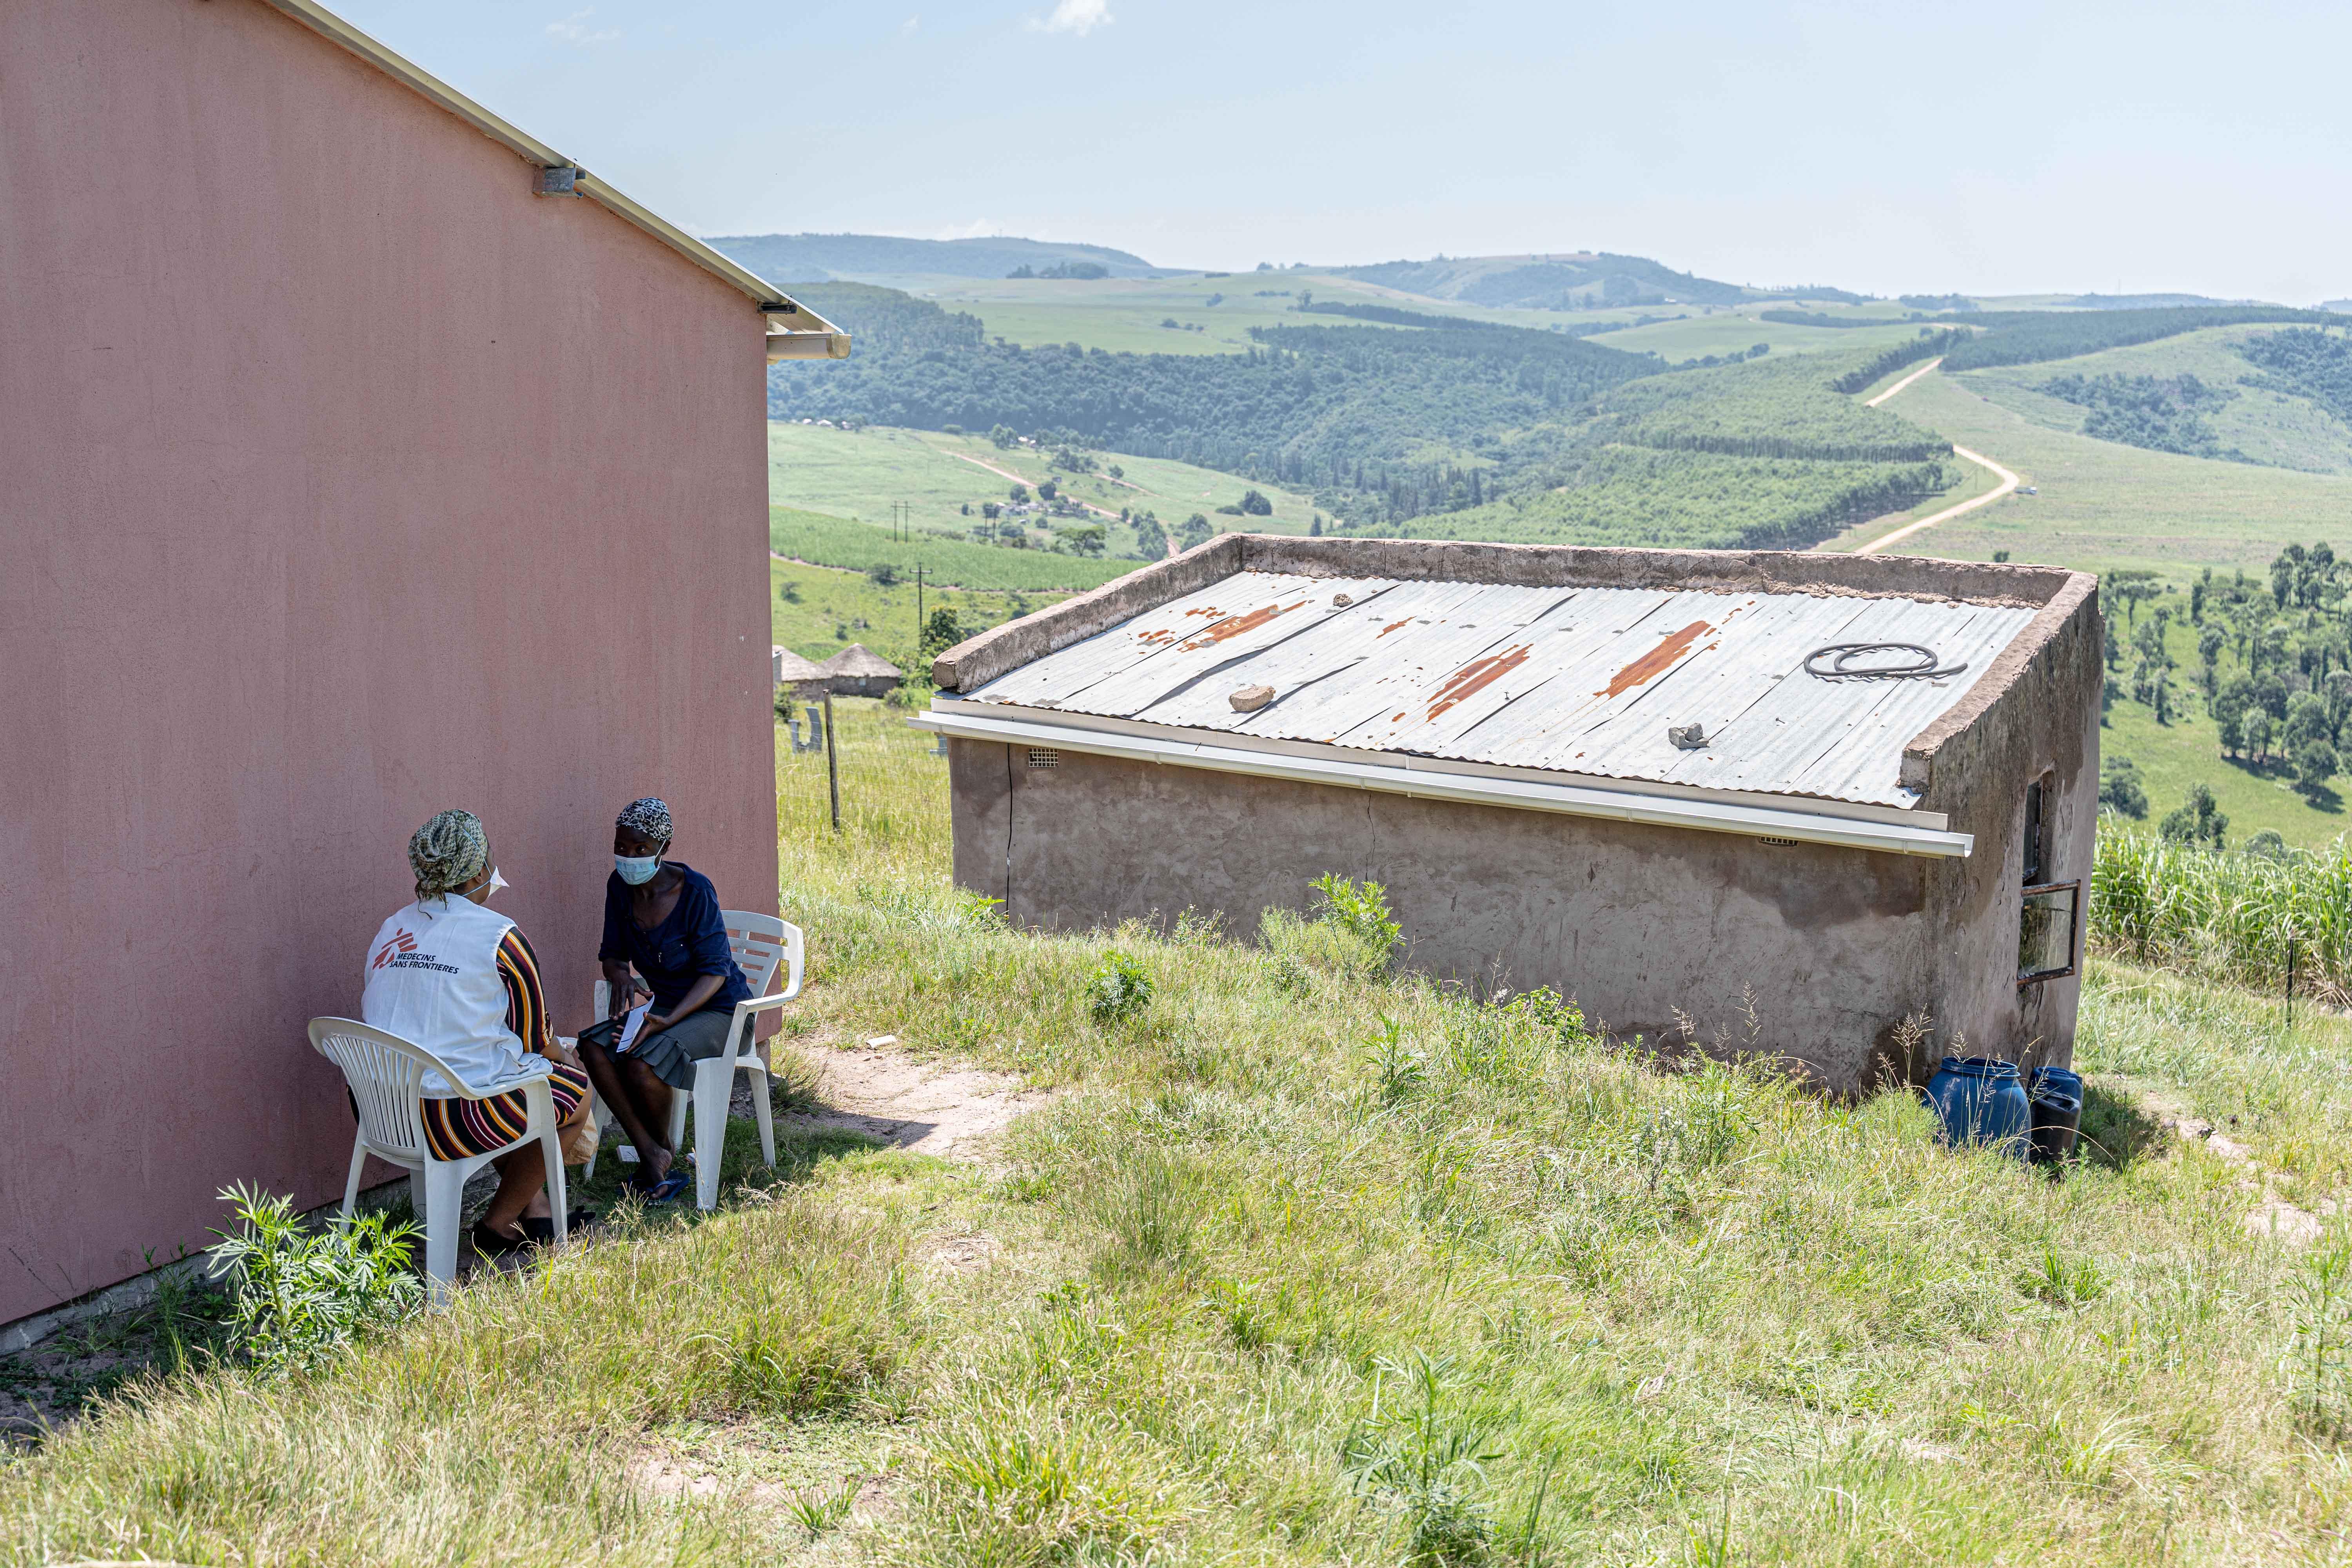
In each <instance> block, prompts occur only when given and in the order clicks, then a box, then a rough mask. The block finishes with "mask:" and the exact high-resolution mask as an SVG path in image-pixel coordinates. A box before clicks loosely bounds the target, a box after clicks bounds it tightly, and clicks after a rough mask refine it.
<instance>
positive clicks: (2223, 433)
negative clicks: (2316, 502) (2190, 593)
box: [1958, 326, 2352, 475]
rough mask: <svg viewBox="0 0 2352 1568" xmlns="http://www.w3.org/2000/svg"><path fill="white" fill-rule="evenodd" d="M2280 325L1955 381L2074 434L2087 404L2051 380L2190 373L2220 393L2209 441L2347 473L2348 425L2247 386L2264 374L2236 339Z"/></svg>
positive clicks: (2351, 459) (2171, 377)
mask: <svg viewBox="0 0 2352 1568" xmlns="http://www.w3.org/2000/svg"><path fill="white" fill-rule="evenodd" d="M2279 330H2280V329H2279V328H2277V327H2274V326H2235V327H2217V328H2211V329H2209V330H2207V331H2199V332H2190V333H2187V334H2184V335H2182V336H2180V337H2175V338H2165V339H2161V340H2159V341H2158V342H2151V343H2138V344H2134V345H2132V346H2130V347H2127V348H2119V349H2108V350H2105V351H2104V352H2102V353H2095V354H2084V355H2081V356H2079V357H2076V358H2074V359H2064V360H2055V361H2049V362H2045V363H2036V364H2026V365H2003V366H2000V367H1999V368H1996V369H1989V370H1974V371H1968V372H1965V373H1963V374H1961V375H1960V376H1959V378H1958V379H1959V382H1960V384H1961V385H1963V386H1965V387H1968V388H1969V390H1971V391H1973V392H1975V393H1977V394H1978V395H1979V396H1983V397H1986V398H1989V399H1990V400H1991V401H1992V402H1994V403H1996V404H1998V405H2000V406H2001V407H2003V408H2006V409H2008V410H2010V411H2011V412H2012V413H2015V414H2020V415H2022V416H2024V417H2026V418H2028V419H2030V420H2032V421H2033V422H2034V423H2035V424H2037V425H2043V426H2049V427H2050V428H2052V429H2053V430H2063V431H2067V432H2069V433H2077V432H2080V431H2081V430H2082V429H2083V427H2084V422H2085V420H2086V419H2089V418H2090V417H2091V416H2092V410H2091V409H2090V408H2088V407H2086V406H2084V404H2083V403H2081V402H2079V401H2068V400H2067V399H2065V398H2063V397H2060V396H2055V395H2052V394H2051V393H2050V392H2049V391H2047V390H2045V389H2046V388H2047V387H2048V386H2049V385H2050V384H2051V383H2052V382H2053V381H2061V380H2062V378H2063V377H2067V376H2081V377H2084V378H2094V377H2105V376H2122V377H2126V378H2134V379H2136V378H2138V377H2143V376H2145V377H2149V378H2153V379H2156V380H2158V381H2178V380H2179V378H2180V377H2182V376H2194V377H2196V378H2197V379H2198V381H2199V382H2200V383H2201V384H2203V385H2205V386H2207V387H2209V388H2213V389H2216V390H2218V391H2219V392H2220V393H2221V395H2223V396H2224V397H2225V398H2226V401H2223V402H2221V404H2220V405H2219V406H2218V407H2214V408H2211V409H2210V410H2209V411H2206V412H2204V413H2203V414H2202V415H2201V416H2200V424H2201V425H2202V426H2205V427H2207V428H2208V429H2210V433H2211V440H2212V442H2213V444H2214V445H2215V446H2216V447H2220V448H2222V449H2224V450H2228V451H2231V452H2233V453H2236V454H2239V455H2240V456H2242V458H2243V459H2244V460H2246V461H2249V462H2254V463H2261V464H2264V465H2267V466H2270V467H2274V468H2301V469H2305V470H2308V471H2311V472H2314V473H2326V474H2338V475H2342V474H2352V423H2347V421H2346V420H2345V419H2344V418H2343V417H2341V416H2339V415H2337V414H2336V413H2332V412H2330V411H2329V410H2327V409H2326V408H2325V407H2322V406H2321V405H2318V404H2316V403H2315V402H2313V401H2312V400H2311V399H2310V398H2308V397H2305V396H2298V395H2294V394H2291V393H2287V392H2282V391H2277V390H2273V389H2271V388H2268V387H2264V386H2261V385H2257V384H2253V383H2255V382H2257V381H2259V380H2260V379H2261V378H2262V374H2263V373H2262V372H2261V371H2260V370H2259V369H2258V368H2257V367H2255V366H2254V365H2253V364H2252V363H2249V362H2248V361H2247V360H2246V358H2245V357H2244V356H2243V355H2242V354H2240V353H2237V352H2236V345H2238V344H2241V343H2243V342H2247V341H2248V340H2250V339H2254V338H2267V337H2269V336H2271V335H2272V334H2273V333H2275V332H2277V331H2279ZM2062 384H2063V383H2062Z"/></svg>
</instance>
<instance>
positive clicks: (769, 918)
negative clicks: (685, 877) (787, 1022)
mask: <svg viewBox="0 0 2352 1568" xmlns="http://www.w3.org/2000/svg"><path fill="white" fill-rule="evenodd" d="M719 919H720V920H721V921H724V922H725V923H726V926H727V947H728V951H729V952H730V954H731V955H732V956H733V957H734V960H735V966H736V967H737V968H739V969H740V970H741V971H742V972H743V978H744V980H745V981H746V982H748V983H749V984H750V985H751V991H752V995H751V997H750V998H749V999H747V1000H745V1001H741V1002H738V1003H736V1004H735V1018H734V1021H733V1022H732V1023H731V1024H730V1025H729V1026H728V1027H727V1048H726V1049H725V1050H723V1051H721V1052H719V1054H718V1055H717V1056H715V1057H709V1058H704V1059H703V1060H701V1061H698V1062H697V1063H695V1064H694V1087H693V1089H689V1090H688V1091H687V1092H685V1093H683V1094H681V1093H678V1092H677V1091H675V1090H673V1091H672V1092H671V1094H670V1097H669V1146H670V1147H671V1148H672V1149H675V1150H677V1152H678V1153H679V1155H680V1156H681V1157H683V1156H684V1155H685V1153H686V1144H685V1142H684V1140H685V1138H686V1113H687V1110H688V1105H689V1104H691V1106H692V1108H693V1110H694V1173H695V1193H694V1201H695V1205H696V1206H697V1207H698V1208H703V1209H714V1208H717V1207H718V1206H719V1161H720V1160H721V1158H723V1157H724V1155H725V1154H726V1152H727V1101H728V1100H729V1099H730V1097H732V1096H733V1094H734V1092H735V1075H736V1074H737V1073H739V1072H747V1073H750V1074H751V1108H752V1110H753V1111H754V1112H755V1113H756V1114H757V1115H758V1117H759V1121H760V1155H761V1158H762V1159H764V1160H765V1161H767V1163H768V1165H769V1168H770V1169H773V1168H774V1167H775V1163H776V1121H775V1113H774V1111H773V1110H771V1109H770V1107H769V1104H768V1064H767V1062H766V1061H765V1060H764V1059H763V1058H761V1056H760V1053H759V1048H758V1047H757V1046H756V1045H755V1044H754V1043H753V1041H752V1038H751V1023H752V1020H753V1019H754V1018H755V1017H757V1016H759V1015H760V1014H761V1013H764V1012H768V1011H770V1010H771V1009H772V1008H777V1007H781V1006H782V1005H784V1004H785V1003H787V1002H789V1001H791V1000H792V999H793V997H795V996H797V995H799V994H801V966H802V963H803V958H804V955H805V952H806V945H805V942H804V941H803V937H802V935H801V928H800V927H798V926H796V925H794V924H793V923H792V922H791V921H782V920H778V919H777V918H776V917H775V916H773V915H755V914H752V913H751V912H750V911H748V910H719ZM779 967H781V968H782V969H783V971H784V988H783V989H782V991H779V992H777V993H775V994H773V995H761V994H760V993H761V992H764V991H765V990H766V989H767V988H768V986H770V985H771V984H774V982H775V978H776V971H777V969H778V968H779ZM612 996H613V994H612V988H611V986H610V985H608V984H606V983H605V982H604V981H602V980H599V981H598V982H596V1016H598V1017H599V1018H602V1017H604V1016H606V1015H607V1014H608V1013H610V1012H611V1010H612ZM592 1092H593V1091H592ZM593 1114H594V1115H595V1116H596V1117H597V1118H598V1127H599V1129H600V1131H601V1129H603V1128H604V1127H609V1126H610V1125H612V1121H611V1117H610V1115H609V1113H608V1112H607V1110H605V1108H604V1105H603V1104H602V1103H601V1102H599V1103H597V1104H596V1106H595V1110H594V1111H593ZM599 1142H600V1143H601V1142H602V1139H601V1137H600V1139H599ZM595 1173H596V1158H595V1156H594V1155H593V1154H592V1155H590V1156H589V1158H588V1164H587V1167H586V1170H585V1172H584V1173H583V1176H582V1178H581V1179H582V1180H583V1181H585V1180H586V1179H587V1178H588V1177H589V1176H593V1175H594V1174H595Z"/></svg>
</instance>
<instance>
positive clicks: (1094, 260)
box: [709, 234, 1180, 283]
mask: <svg viewBox="0 0 2352 1568" xmlns="http://www.w3.org/2000/svg"><path fill="white" fill-rule="evenodd" d="M709 243H710V245H711V246H712V247H715V248H717V249H718V250H719V251H720V252H722V253H724V254H725V255H728V256H730V257H733V258H735V259H736V260H738V261H740V262H741V263H742V264H743V265H744V266H746V267H748V268H751V270H752V271H754V272H756V273H758V274H759V275H760V276H761V277H762V278H765V279H768V280H769V281H771V282H774V283H800V282H806V281H808V280H810V279H817V280H826V279H848V280H852V281H854V280H856V279H861V278H882V277H895V276H903V275H904V274H907V273H909V272H927V273H932V274H935V275H939V276H943V277H949V278H1003V277H1005V276H1007V275H1009V274H1011V273H1013V272H1015V271H1018V270H1019V269H1020V268H1024V267H1026V268H1030V271H1031V273H1033V274H1034V273H1043V272H1045V271H1046V269H1047V268H1056V267H1069V266H1071V265H1072V264H1076V266H1078V267H1080V268H1087V266H1088V264H1091V265H1092V266H1094V267H1099V268H1102V269H1103V274H1104V275H1107V276H1108V277H1112V278H1173V277H1177V276H1179V275H1180V274H1179V271H1178V269H1176V268H1167V267H1154V266H1152V265H1151V263H1150V262H1149V261H1146V260H1144V259H1143V258H1141V257H1140V256H1134V255H1130V254H1129V253H1128V252H1127V251H1124V250H1113V249H1111V248H1110V247H1108V246H1107V245H1059V244H1055V243H1054V242H1053V241H1050V240H1043V239H1013V238H1009V237H997V238H989V239H907V238H902V237H899V236H898V235H890V234H748V235H731V236H727V237H720V238H716V239H713V240H711V241H710V242H709ZM1059 275H1060V276H1068V274H1067V273H1063V274H1059ZM1081 275H1084V274H1081Z"/></svg>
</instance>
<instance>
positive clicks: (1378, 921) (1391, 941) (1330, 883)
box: [1314, 871, 1404, 960]
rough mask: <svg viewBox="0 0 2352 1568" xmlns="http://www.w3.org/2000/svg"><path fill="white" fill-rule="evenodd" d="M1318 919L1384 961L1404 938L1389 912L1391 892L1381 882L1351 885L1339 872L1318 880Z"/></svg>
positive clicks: (1326, 874)
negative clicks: (1338, 929)
mask: <svg viewBox="0 0 2352 1568" xmlns="http://www.w3.org/2000/svg"><path fill="white" fill-rule="evenodd" d="M1314 888H1315V916H1316V918H1317V919H1318V920H1320V921H1328V922H1329V923H1331V924H1333V925H1336V926H1338V927H1339V928H1340V929H1341V930H1342V931H1346V932H1348V933H1349V935H1350V936H1353V937H1355V938H1356V939H1357V940H1358V941H1360V942H1363V943H1364V944H1365V945H1366V946H1367V947H1370V948H1372V949H1373V950H1375V951H1376V952H1379V953H1380V955H1381V958H1382V959H1383V960H1385V959H1386V958H1387V956H1388V954H1389V951H1390V950H1391V948H1393V947H1395V946H1396V944H1397V942H1399V941H1400V940H1401V939H1402V937H1403V935H1404V928H1403V927H1402V926H1401V925H1399V924H1398V923H1397V922H1396V918H1395V917H1394V916H1393V915H1392V914H1391V913H1390V912H1389V898H1388V889H1386V888H1383V887H1381V885H1380V884H1379V883H1378V882H1373V881H1362V882H1355V881H1350V880H1349V879H1347V878H1345V877H1342V876H1339V874H1338V873H1336V872H1328V871H1327V872H1325V873H1324V874H1323V875H1322V876H1320V877H1318V878H1316V879H1315V882H1314Z"/></svg>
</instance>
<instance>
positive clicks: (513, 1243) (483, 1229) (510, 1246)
mask: <svg viewBox="0 0 2352 1568" xmlns="http://www.w3.org/2000/svg"><path fill="white" fill-rule="evenodd" d="M472 1239H473V1243H474V1250H475V1251H477V1252H478V1253H480V1254H481V1255H482V1256H483V1257H485V1258H504V1257H506V1256H507V1255H508V1254H509V1253H510V1252H520V1251H521V1250H522V1249H523V1248H525V1247H529V1246H530V1244H531V1242H530V1233H529V1232H528V1231H526V1232H525V1233H524V1234H522V1235H520V1236H500V1235H499V1233H498V1232H497V1231H495V1230H492V1229H491V1228H490V1227H489V1226H488V1224H486V1223H484V1222H483V1221H481V1220H476V1221H475V1222H474V1231H473V1237H472Z"/></svg>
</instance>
